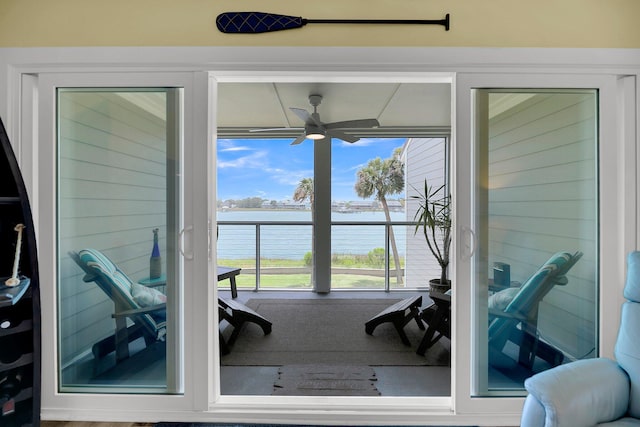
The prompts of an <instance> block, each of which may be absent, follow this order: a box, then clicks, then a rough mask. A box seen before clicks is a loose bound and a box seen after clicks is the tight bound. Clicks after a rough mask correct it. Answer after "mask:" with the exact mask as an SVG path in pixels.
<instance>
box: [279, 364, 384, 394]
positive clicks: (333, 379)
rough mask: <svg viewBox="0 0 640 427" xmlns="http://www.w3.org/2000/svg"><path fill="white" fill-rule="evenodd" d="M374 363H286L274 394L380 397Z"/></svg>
mask: <svg viewBox="0 0 640 427" xmlns="http://www.w3.org/2000/svg"><path fill="white" fill-rule="evenodd" d="M376 381H377V378H376V373H375V371H374V370H373V368H371V367H370V366H345V365H339V366H336V365H286V366H281V367H280V369H279V371H278V380H277V381H276V382H275V384H274V385H273V392H272V393H271V394H272V395H274V396H379V395H380V392H379V391H378V389H377V388H376V386H375V382H376Z"/></svg>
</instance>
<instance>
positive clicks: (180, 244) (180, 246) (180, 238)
mask: <svg viewBox="0 0 640 427" xmlns="http://www.w3.org/2000/svg"><path fill="white" fill-rule="evenodd" d="M192 231H193V226H192V225H188V226H186V227H185V228H183V229H182V230H180V234H179V236H178V251H179V252H180V255H182V256H183V257H184V259H193V252H189V253H185V251H184V249H183V240H184V233H185V232H189V233H191V232H192Z"/></svg>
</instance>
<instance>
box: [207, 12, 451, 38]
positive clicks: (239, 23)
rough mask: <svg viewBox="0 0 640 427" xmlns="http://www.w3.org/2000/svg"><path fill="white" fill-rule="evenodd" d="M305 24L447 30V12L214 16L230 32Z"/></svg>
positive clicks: (295, 26)
mask: <svg viewBox="0 0 640 427" xmlns="http://www.w3.org/2000/svg"><path fill="white" fill-rule="evenodd" d="M307 24H401V25H406V24H410V25H442V26H444V27H445V30H446V31H449V14H448V13H447V14H446V16H445V18H444V19H306V18H302V17H301V16H290V15H278V14H275V13H266V12H224V13H221V14H220V15H218V17H217V18H216V26H217V27H218V30H220V31H221V32H223V33H231V34H257V33H269V32H273V31H281V30H290V29H294V28H301V27H303V26H305V25H307Z"/></svg>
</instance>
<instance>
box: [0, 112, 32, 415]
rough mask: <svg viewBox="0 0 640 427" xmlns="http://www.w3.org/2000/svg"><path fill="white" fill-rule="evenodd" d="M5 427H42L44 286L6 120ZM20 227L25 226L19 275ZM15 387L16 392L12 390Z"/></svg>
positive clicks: (2, 191)
mask: <svg viewBox="0 0 640 427" xmlns="http://www.w3.org/2000/svg"><path fill="white" fill-rule="evenodd" d="M0 146H1V147H2V148H1V151H0V183H1V184H0V242H2V244H1V245H0V426H3V427H21V426H39V425H40V369H41V348H40V333H41V332H40V284H39V277H38V260H37V252H36V239H35V233H34V226H33V219H32V216H31V208H30V205H29V199H28V197H27V191H26V188H25V185H24V182H23V180H22V175H21V173H20V170H19V168H18V163H17V162H16V159H15V156H14V153H13V150H12V148H11V143H10V142H9V138H8V136H7V133H6V131H5V128H4V125H3V124H2V120H0ZM18 224H23V225H24V229H23V230H22V238H21V240H22V242H21V245H20V257H19V263H18V264H17V273H18V277H19V279H20V283H19V284H18V285H17V286H14V287H7V286H6V285H5V280H6V279H8V278H9V277H11V276H13V272H14V261H15V258H16V256H15V255H16V244H17V232H16V230H15V228H16V226H17V225H18ZM10 386H12V387H10Z"/></svg>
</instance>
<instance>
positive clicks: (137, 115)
mask: <svg viewBox="0 0 640 427" xmlns="http://www.w3.org/2000/svg"><path fill="white" fill-rule="evenodd" d="M180 96H181V95H180V91H179V90H173V89H136V90H119V89H60V90H59V91H58V167H57V170H58V190H57V191H58V254H59V255H58V268H57V270H58V274H59V277H58V326H59V327H58V333H59V337H58V349H59V355H58V356H59V376H60V380H59V384H60V390H61V391H63V392H66V391H72V392H90V393H95V392H100V391H107V392H110V393H111V392H116V393H179V392H181V386H180V385H179V384H181V381H180V379H179V378H180V375H181V373H180V371H181V370H180V368H179V366H180V361H179V360H180V359H179V354H180V353H181V351H180V349H179V348H178V345H177V343H178V342H179V341H180V340H179V339H178V336H177V333H178V330H179V328H178V325H177V319H178V317H179V316H178V314H177V309H176V307H177V301H178V295H179V293H180V292H179V289H180V286H181V285H180V283H181V269H180V263H179V261H178V257H177V250H176V246H177V245H176V241H175V239H176V238H175V236H177V235H178V230H179V224H180V223H181V220H180V214H179V212H180V185H181V184H180V182H179V178H176V177H179V176H180V171H179V164H180V155H179V153H180V149H179V146H180V132H181V131H180V121H179V116H180V113H179V110H180V103H181V100H180ZM152 306H155V307H156V308H157V309H156V310H151V309H150V307H152ZM127 310H139V311H142V313H143V314H139V315H134V314H131V313H129V314H123V312H125V311H127Z"/></svg>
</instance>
